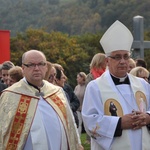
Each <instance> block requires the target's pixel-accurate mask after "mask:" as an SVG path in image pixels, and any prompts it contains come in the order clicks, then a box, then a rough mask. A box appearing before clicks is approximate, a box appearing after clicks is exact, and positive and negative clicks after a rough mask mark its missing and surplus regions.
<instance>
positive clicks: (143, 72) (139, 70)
mask: <svg viewBox="0 0 150 150" xmlns="http://www.w3.org/2000/svg"><path fill="white" fill-rule="evenodd" d="M129 73H130V74H132V75H134V76H136V77H139V78H143V79H144V80H146V81H147V82H148V77H149V71H148V70H147V69H146V68H144V67H140V66H139V67H135V68H133V69H132V70H131V71H130V72H129Z"/></svg>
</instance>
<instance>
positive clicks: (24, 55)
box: [22, 50, 46, 63]
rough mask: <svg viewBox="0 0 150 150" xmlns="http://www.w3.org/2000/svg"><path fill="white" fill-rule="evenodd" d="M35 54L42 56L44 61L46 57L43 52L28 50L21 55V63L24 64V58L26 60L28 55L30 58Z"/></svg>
mask: <svg viewBox="0 0 150 150" xmlns="http://www.w3.org/2000/svg"><path fill="white" fill-rule="evenodd" d="M36 53H39V54H41V55H43V58H45V60H46V56H45V55H44V53H43V52H41V51H38V50H29V51H27V52H25V53H24V54H23V55H22V63H25V61H26V58H28V55H30V56H32V55H35V54H36Z"/></svg>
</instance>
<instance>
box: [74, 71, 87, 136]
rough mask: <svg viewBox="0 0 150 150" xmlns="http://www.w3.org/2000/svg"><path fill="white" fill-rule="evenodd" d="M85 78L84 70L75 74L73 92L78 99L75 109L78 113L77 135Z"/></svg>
mask: <svg viewBox="0 0 150 150" xmlns="http://www.w3.org/2000/svg"><path fill="white" fill-rule="evenodd" d="M85 80H86V74H85V73H84V72H79V73H78V74H77V85H76V87H75V89H74V93H75V95H76V96H77V98H78V99H79V101H80V107H79V108H78V110H77V114H78V119H79V127H78V132H79V135H81V133H82V122H83V121H82V116H81V110H82V103H83V98H84V93H85V88H86V85H85Z"/></svg>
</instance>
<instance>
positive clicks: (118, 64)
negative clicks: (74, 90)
mask: <svg viewBox="0 0 150 150" xmlns="http://www.w3.org/2000/svg"><path fill="white" fill-rule="evenodd" d="M100 43H101V45H102V47H103V49H104V51H105V54H106V56H107V64H108V70H106V71H105V72H104V73H103V74H102V75H101V76H100V77H98V78H97V79H95V80H93V81H91V82H90V83H89V84H88V85H87V87H86V91H85V95H84V100H83V105H82V117H83V121H84V125H85V129H86V130H87V133H88V134H89V135H90V137H91V150H142V149H146V150H148V149H149V147H150V132H149V131H148V130H149V126H150V115H149V114H150V92H149V91H150V86H149V84H148V83H147V82H146V81H145V80H143V79H141V78H137V77H135V76H133V75H131V74H129V73H128V67H129V58H130V49H131V46H132V43H133V36H132V34H131V32H130V31H129V29H128V28H127V27H126V26H125V25H124V24H122V23H121V22H120V21H118V20H117V21H115V22H114V23H113V24H112V25H111V26H110V27H109V28H108V30H107V31H106V32H105V33H104V35H103V36H102V38H101V40H100ZM110 102H112V103H113V105H114V106H115V112H116V113H112V114H111V113H110V111H109V107H110Z"/></svg>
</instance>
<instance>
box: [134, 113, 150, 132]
mask: <svg viewBox="0 0 150 150" xmlns="http://www.w3.org/2000/svg"><path fill="white" fill-rule="evenodd" d="M132 118H133V121H134V122H133V123H132V125H133V128H132V129H134V130H136V129H140V128H141V127H143V126H146V125H148V124H150V115H149V114H147V113H145V112H140V111H136V115H133V116H132Z"/></svg>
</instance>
